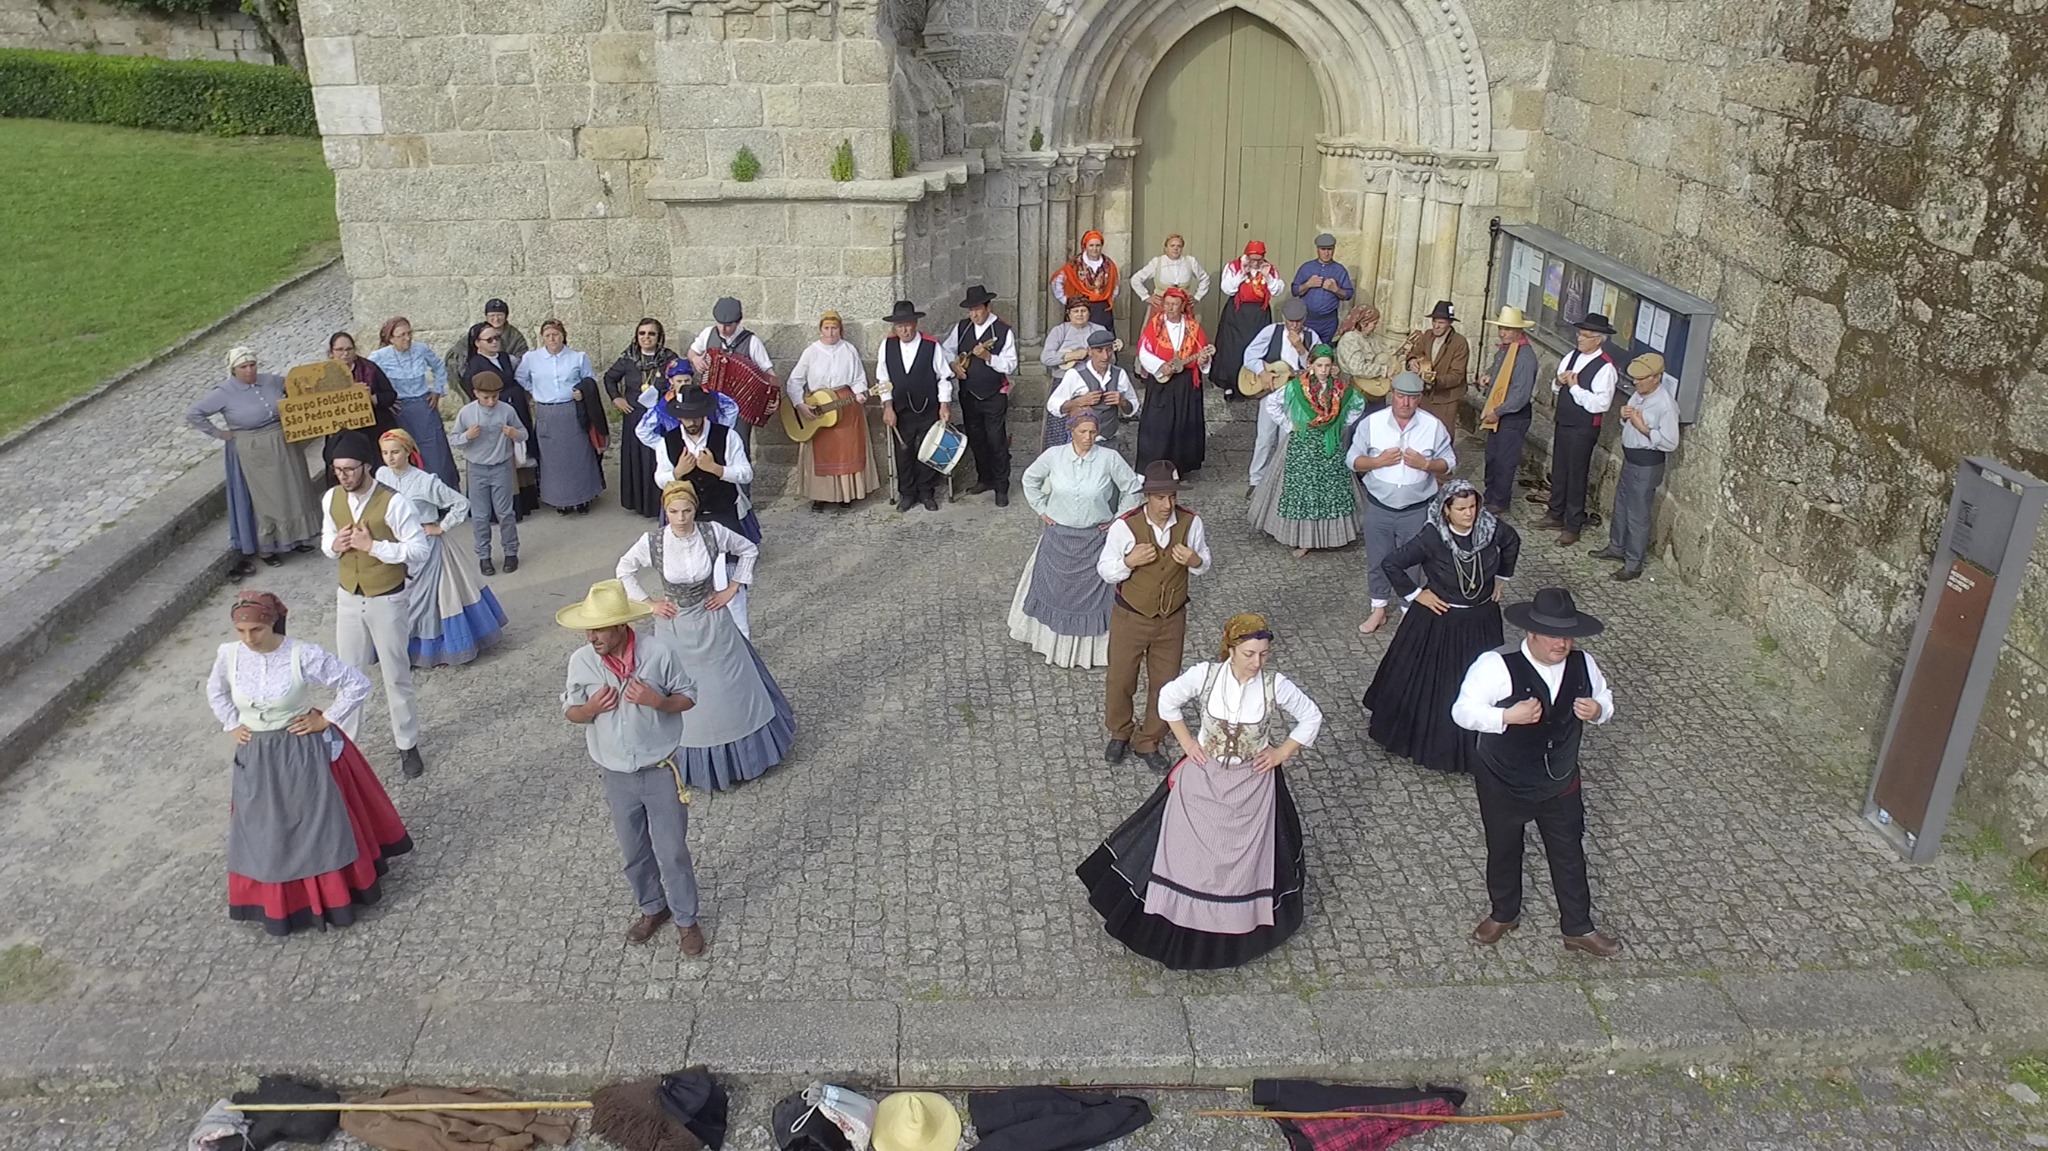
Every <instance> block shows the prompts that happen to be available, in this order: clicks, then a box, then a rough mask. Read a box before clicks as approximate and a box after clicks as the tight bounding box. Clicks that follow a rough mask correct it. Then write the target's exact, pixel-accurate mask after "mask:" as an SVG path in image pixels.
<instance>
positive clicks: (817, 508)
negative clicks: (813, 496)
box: [811, 500, 827, 512]
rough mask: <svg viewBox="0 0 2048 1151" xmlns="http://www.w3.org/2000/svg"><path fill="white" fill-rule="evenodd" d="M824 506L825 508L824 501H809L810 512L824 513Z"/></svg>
mask: <svg viewBox="0 0 2048 1151" xmlns="http://www.w3.org/2000/svg"><path fill="white" fill-rule="evenodd" d="M826 506H827V505H826V503H825V501H824V500H812V501H811V510H812V511H814V512H822V511H824V510H825V508H826Z"/></svg>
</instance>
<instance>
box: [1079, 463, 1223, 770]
mask: <svg viewBox="0 0 2048 1151" xmlns="http://www.w3.org/2000/svg"><path fill="white" fill-rule="evenodd" d="M1186 487H1187V485H1186V484H1185V483H1182V482H1181V478H1180V473H1179V472H1177V471H1175V470H1174V467H1173V463H1172V462H1171V461H1169V460H1154V461H1153V462H1152V463H1149V464H1147V465H1145V481H1144V486H1143V487H1142V488H1141V489H1140V490H1141V491H1142V492H1143V493H1144V495H1145V504H1144V506H1143V507H1140V508H1133V509H1131V510H1130V511H1129V512H1126V513H1125V514H1124V515H1122V516H1120V517H1118V518H1117V519H1116V520H1114V521H1113V522H1111V524H1110V525H1109V531H1108V532H1107V533H1106V534H1105V536H1104V538H1103V541H1102V558H1101V559H1100V560H1098V561H1096V564H1095V570H1096V571H1097V572H1098V573H1100V574H1101V576H1102V579H1103V582H1105V583H1110V584H1114V585H1116V606H1115V607H1114V608H1113V609H1112V610H1111V611H1110V615H1109V675H1108V677H1107V679H1105V680H1104V682H1103V704H1102V715H1103V719H1102V722H1103V726H1104V727H1106V728H1108V729H1109V746H1108V747H1107V748H1106V749H1104V751H1103V753H1102V758H1103V759H1104V760H1105V761H1107V762H1109V763H1122V762H1123V760H1124V756H1125V755H1127V754H1129V753H1130V751H1131V748H1132V744H1133V743H1134V742H1135V743H1136V745H1137V752H1138V758H1139V759H1142V760H1144V761H1145V762H1146V764H1148V765H1150V766H1151V767H1152V768H1153V770H1155V771H1165V770H1166V769H1167V768H1168V767H1169V766H1171V765H1170V764H1169V763H1168V762H1167V759H1166V756H1165V755H1164V754H1162V753H1161V752H1160V750H1159V744H1160V742H1161V741H1162V740H1164V739H1165V738H1166V733H1167V727H1166V720H1164V719H1163V718H1161V717H1160V715H1159V689H1160V688H1162V687H1165V686H1166V685H1167V684H1169V683H1171V682H1173V680H1174V679H1175V677H1177V676H1179V675H1180V670H1181V659H1182V657H1183V655H1184V654H1185V651H1186V641H1187V634H1188V613H1187V606H1188V577H1189V576H1197V575H1201V574H1202V573H1203V572H1206V571H1208V570H1209V539H1208V532H1207V531H1206V530H1205V529H1204V528H1203V526H1202V519H1201V517H1200V516H1197V515H1196V514H1195V513H1194V511H1193V510H1192V509H1189V508H1185V507H1182V506H1180V503H1179V502H1178V501H1177V500H1176V499H1175V498H1174V496H1175V494H1176V493H1178V492H1180V491H1181V490H1183V489H1184V488H1186ZM1141 529H1142V530H1143V531H1144V533H1145V534H1144V537H1143V538H1142V539H1140V538H1139V536H1138V534H1137V533H1138V532H1139V531H1140V530H1141ZM1141 666H1142V667H1143V668H1144V671H1145V717H1144V723H1143V725H1142V726H1140V724H1139V723H1138V719H1137V716H1136V715H1135V714H1134V712H1133V709H1132V707H1131V699H1132V696H1133V695H1134V694H1135V693H1136V692H1137V690H1138V670H1139V668H1140V667H1141Z"/></svg>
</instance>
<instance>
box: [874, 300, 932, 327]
mask: <svg viewBox="0 0 2048 1151" xmlns="http://www.w3.org/2000/svg"><path fill="white" fill-rule="evenodd" d="M922 319H924V313H923V312H920V311H918V310H917V305H916V304H913V303H911V302H910V301H909V300H898V301H896V307H895V308H893V309H891V310H890V312H889V314H888V315H886V316H883V317H882V322H883V323H885V324H914V323H916V322H917V321H919V320H922Z"/></svg>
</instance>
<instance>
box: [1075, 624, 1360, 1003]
mask: <svg viewBox="0 0 2048 1151" xmlns="http://www.w3.org/2000/svg"><path fill="white" fill-rule="evenodd" d="M1272 647H1273V633H1272V632H1271V631H1270V630H1269V629H1268V628H1267V627H1266V617H1264V616H1261V615H1237V616H1232V617H1231V619H1230V622H1229V623H1228V624H1227V625H1225V626H1224V629H1223V647H1222V651H1221V652H1220V653H1219V654H1218V656H1217V659H1216V661H1215V662H1213V663H1212V662H1208V661H1204V662H1202V663H1198V664H1196V665H1195V666H1193V667H1191V668H1188V669H1187V670H1186V671H1184V672H1182V673H1181V674H1180V676H1179V677H1178V678H1176V679H1175V680H1174V681H1173V682H1172V683H1169V684H1167V685H1166V687H1165V689H1164V690H1162V691H1161V692H1160V693H1159V714H1160V715H1162V716H1165V717H1166V719H1167V723H1168V725H1169V726H1170V727H1171V728H1172V729H1173V734H1174V738H1176V739H1178V740H1179V741H1180V746H1181V750H1182V752H1183V758H1182V759H1181V761H1180V762H1179V763H1177V764H1175V765H1174V768H1173V771H1172V772H1171V773H1170V774H1169V775H1168V776H1167V777H1166V781H1165V782H1164V783H1162V784H1160V785H1159V788H1158V790H1156V791H1154V792H1153V793H1152V798H1150V799H1148V800H1146V801H1145V805H1144V806H1143V807H1140V808H1139V809H1138V810H1137V811H1136V812H1134V813H1132V815H1131V817H1130V818H1129V819H1126V820H1124V822H1123V824H1122V825H1121V826H1119V827H1118V828H1117V829H1116V830H1115V831H1113V832H1111V833H1110V834H1109V838H1108V839H1106V840H1104V841H1103V843H1102V846H1101V847H1099V848H1097V849H1096V850H1095V853H1094V854H1092V855H1090V856H1089V857H1088V859H1087V861H1086V862H1085V863H1083V864H1081V866H1080V867H1079V868H1077V869H1075V874H1076V875H1078V876H1079V877H1080V879H1081V882H1082V883H1084V884H1086V885H1087V887H1088V902H1089V903H1090V904H1091V905H1093V906H1094V908H1095V910H1096V911H1097V912H1098V913H1099V914H1100V915H1101V916H1102V919H1103V927H1104V929H1105V930H1107V931H1108V932H1109V934H1110V935H1112V936H1114V937H1115V938H1116V940H1117V941H1118V942H1120V943H1122V944H1123V945H1124V946H1125V947H1128V948H1130V949H1131V950H1132V951H1135V952H1137V953H1138V954H1139V955H1142V956H1144V957H1145V958H1147V959H1150V960H1154V961H1155V962H1158V963H1162V964H1165V965H1166V966H1167V967H1170V968H1172V969H1174V970H1176V971H1189V970H1201V969H1213V968H1219V967H1237V966H1239V965H1241V964H1244V963H1247V962H1249V961H1251V960H1253V959H1256V958H1258V957H1259V956H1261V955H1264V954H1266V953H1267V952H1269V951H1271V950H1273V949H1274V948H1276V947H1278V946H1280V945H1281V944H1282V943H1285V942H1286V941H1287V938H1288V937H1289V936H1291V935H1293V934H1294V933H1295V931H1296V930H1297V929H1299V928H1300V927H1301V920H1302V897H1301V892H1302V885H1303V883H1304V882H1305V881H1306V879H1307V874H1308V872H1307V867H1306V866H1305V864H1304V862H1303V857H1302V842H1301V816H1300V815H1299V814H1298V813H1297V812H1296V811H1295V808H1294V799H1293V797H1292V796H1291V795H1289V794H1288V790H1287V779H1286V776H1285V774H1284V773H1283V772H1282V771H1281V770H1280V766H1281V765H1282V764H1284V763H1286V762H1287V761H1288V760H1290V759H1293V758H1294V755H1295V753H1296V752H1299V751H1300V750H1301V749H1302V748H1304V747H1308V746H1310V745H1311V744H1313V743H1315V740H1316V733H1317V732H1319V731H1320V730H1322V726H1323V713H1322V709H1320V708H1318V707H1317V706H1316V705H1315V701H1314V700H1311V699H1310V698H1309V697H1308V696H1307V695H1305V694H1303V693H1302V690H1301V689H1300V688H1298V687H1296V686H1295V685H1294V683H1293V682H1292V681H1290V680H1289V679H1288V678H1287V677H1286V676H1284V675H1281V674H1280V673H1279V672H1276V671H1271V670H1268V668H1267V662H1268V659H1269V658H1270V656H1271V653H1272ZM1191 703H1199V704H1200V705H1201V709H1202V718H1201V721H1200V731H1199V733H1194V732H1190V731H1189V729H1188V725H1187V721H1186V719H1185V718H1184V715H1185V713H1186V710H1187V706H1188V705H1189V704H1191ZM1276 712H1284V713H1286V715H1287V718H1289V719H1290V720H1292V721H1293V724H1294V726H1293V729H1292V730H1291V731H1288V733H1287V735H1286V738H1284V739H1283V740H1281V741H1280V742H1279V743H1278V745H1275V743H1274V742H1273V733H1274V732H1275V731H1276V730H1278V726H1277V724H1276V723H1275V720H1276V718H1277V716H1276V714H1275V713H1276Z"/></svg>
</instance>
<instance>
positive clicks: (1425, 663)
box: [1360, 480, 1522, 773]
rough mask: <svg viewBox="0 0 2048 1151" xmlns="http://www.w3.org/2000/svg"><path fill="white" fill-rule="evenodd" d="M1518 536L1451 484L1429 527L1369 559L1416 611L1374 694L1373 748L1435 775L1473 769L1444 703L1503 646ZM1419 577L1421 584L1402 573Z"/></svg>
mask: <svg viewBox="0 0 2048 1151" xmlns="http://www.w3.org/2000/svg"><path fill="white" fill-rule="evenodd" d="M1521 552H1522V537H1521V536H1519V535H1517V534H1515V529H1514V528H1513V527H1510V526H1509V525H1508V523H1507V521H1505V520H1501V519H1496V518H1495V517H1494V514H1493V513H1492V512H1490V511H1487V510H1486V509H1485V508H1483V507H1481V506H1480V495H1479V489H1478V488H1477V487H1476V486H1474V485H1473V484H1472V482H1471V481H1469V480H1452V481H1451V482H1449V483H1447V484H1445V485H1444V489H1443V491H1442V492H1441V493H1439V494H1438V496H1437V497H1436V502H1435V503H1434V504H1432V505H1431V506H1430V509H1429V525H1428V526H1427V527H1425V528H1423V529H1422V530H1421V531H1420V532H1417V533H1416V534H1415V535H1414V536H1413V537H1411V538H1410V539H1409V540H1408V542H1407V543H1404V544H1402V545H1401V546H1400V547H1397V548H1395V549H1394V550H1393V551H1392V552H1390V553H1388V554H1387V555H1385V556H1373V557H1371V558H1372V560H1373V562H1375V563H1377V564H1379V565H1380V570H1381V571H1383V572H1385V573H1386V575H1387V578H1388V579H1389V580H1391V581H1393V585H1394V592H1395V594H1396V595H1400V596H1404V597H1410V598H1412V599H1413V601H1414V604H1415V606H1416V607H1419V608H1423V609H1426V610H1423V611H1414V610H1411V611H1409V612H1408V613H1407V614H1405V615H1403V616H1402V617H1401V626H1400V628H1399V629H1398V630H1397V631H1395V632H1394V640H1393V642H1392V643H1390V644H1388V645H1387V654H1386V655H1384V656H1382V657H1381V658H1380V666H1379V670H1378V671H1376V672H1374V673H1373V677H1372V686H1371V687H1368V688H1366V689H1365V698H1364V699H1363V700H1361V701H1360V702H1361V703H1363V704H1364V706H1365V709H1366V710H1367V711H1369V712H1371V713H1372V723H1371V725H1370V727H1369V728H1368V732H1369V734H1370V735H1371V736H1372V741H1373V742H1374V743H1377V744H1379V745H1380V746H1381V747H1384V748H1386V749H1387V750H1388V751H1391V752H1393V753H1394V754H1395V755H1400V756H1406V757H1407V758H1409V759H1412V760H1414V761H1415V762H1417V763H1419V764H1421V765H1422V766H1424V767H1428V768H1433V769H1435V770H1437V771H1462V772H1468V773H1469V772H1470V771H1471V770H1472V763H1473V754H1474V747H1473V743H1472V734H1471V733H1470V732H1467V731H1465V730H1463V729H1461V728H1459V727H1458V725H1457V724H1456V723H1453V722H1452V721H1451V704H1452V703H1454V702H1456V701H1457V698H1458V689H1459V688H1460V686H1462V685H1463V684H1464V682H1465V673H1466V671H1467V670H1469V669H1470V668H1471V667H1472V661H1473V660H1476V659H1478V658H1479V656H1480V655H1481V654H1482V653H1484V652H1488V651H1492V650H1493V649H1494V648H1497V647H1499V646H1501V644H1502V642H1503V640H1502V633H1501V615H1500V600H1501V594H1502V592H1504V591H1505V590H1506V588H1507V580H1508V578H1509V577H1510V576H1512V575H1514V574H1515V561H1516V560H1517V559H1518V558H1519V557H1520V555H1521ZM1414 568H1420V569H1422V575H1423V583H1422V584H1421V585H1419V586H1418V585H1417V584H1416V582H1415V580H1414V577H1413V576H1411V575H1410V574H1409V572H1410V570H1411V569H1414Z"/></svg>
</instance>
